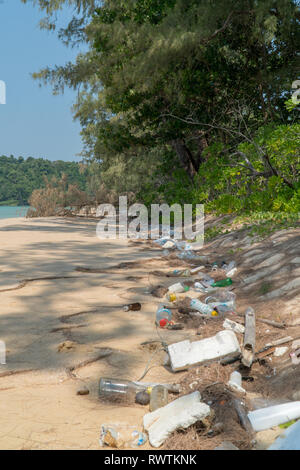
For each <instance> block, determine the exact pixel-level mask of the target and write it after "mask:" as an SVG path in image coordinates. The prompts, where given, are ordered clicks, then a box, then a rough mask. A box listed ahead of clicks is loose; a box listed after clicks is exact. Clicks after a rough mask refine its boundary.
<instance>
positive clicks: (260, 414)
mask: <svg viewBox="0 0 300 470" xmlns="http://www.w3.org/2000/svg"><path fill="white" fill-rule="evenodd" d="M248 418H249V420H250V422H251V424H252V426H253V429H254V430H255V431H263V430H264V429H269V428H272V427H273V426H278V425H279V424H283V423H287V422H288V421H291V420H292V419H298V418H300V401H291V402H288V403H282V404H280V405H275V406H268V407H267V408H261V409H259V410H254V411H250V413H248Z"/></svg>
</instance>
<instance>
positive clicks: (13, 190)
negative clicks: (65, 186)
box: [0, 155, 86, 206]
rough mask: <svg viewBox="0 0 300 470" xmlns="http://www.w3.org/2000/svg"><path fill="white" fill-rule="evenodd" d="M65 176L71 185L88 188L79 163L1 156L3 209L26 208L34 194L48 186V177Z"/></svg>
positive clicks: (0, 204) (0, 180)
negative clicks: (33, 192) (8, 207)
mask: <svg viewBox="0 0 300 470" xmlns="http://www.w3.org/2000/svg"><path fill="white" fill-rule="evenodd" d="M62 174H66V175H67V177H68V182H69V183H71V184H76V185H77V186H78V188H80V189H82V190H84V189H85V187H86V175H85V174H84V172H81V171H80V164H79V163H77V162H64V161H62V160H57V161H50V160H46V159H43V158H33V157H28V158H26V159H25V158H23V157H18V158H15V157H13V156H10V157H6V156H4V155H3V156H0V206H27V205H28V200H29V197H30V195H31V193H32V191H33V190H34V189H39V188H42V187H44V186H45V177H46V178H47V179H51V178H53V177H56V178H60V177H61V175H62Z"/></svg>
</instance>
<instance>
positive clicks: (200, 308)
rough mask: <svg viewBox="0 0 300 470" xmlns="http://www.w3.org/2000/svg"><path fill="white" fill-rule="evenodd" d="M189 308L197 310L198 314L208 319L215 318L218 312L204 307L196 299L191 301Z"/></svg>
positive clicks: (204, 305) (206, 306)
mask: <svg viewBox="0 0 300 470" xmlns="http://www.w3.org/2000/svg"><path fill="white" fill-rule="evenodd" d="M190 306H191V308H193V309H195V310H198V312H200V313H203V314H204V315H208V316H210V317H217V316H218V315H219V314H218V312H217V311H216V310H215V309H214V308H212V307H211V306H210V305H206V304H204V303H203V302H201V301H200V300H198V299H192V300H191V303H190Z"/></svg>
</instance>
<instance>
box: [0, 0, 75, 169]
mask: <svg viewBox="0 0 300 470" xmlns="http://www.w3.org/2000/svg"><path fill="white" fill-rule="evenodd" d="M71 16H72V12H71V11H64V12H63V14H62V16H61V18H62V22H63V23H62V24H63V25H65V24H66V23H67V21H68V18H70V17H71ZM42 17H43V13H42V12H40V11H39V9H38V8H34V7H33V6H32V5H31V4H30V3H28V4H26V5H24V4H23V3H21V0H2V2H1V0H0V80H3V81H4V82H5V83H6V104H5V105H2V104H0V155H8V156H9V155H14V156H16V157H18V156H20V155H22V156H23V157H24V158H27V157H29V156H32V157H37V158H40V157H42V158H47V159H49V160H66V161H70V160H74V161H79V160H80V157H78V156H76V154H78V153H79V152H80V151H81V150H82V142H81V137H80V125H79V123H78V122H74V121H73V117H72V113H71V109H70V108H71V106H72V103H73V102H74V100H75V96H76V92H75V91H72V90H66V91H65V93H64V95H59V96H53V95H52V90H51V87H50V86H46V87H44V86H43V87H42V88H40V87H39V85H38V82H36V81H35V80H33V79H32V78H31V76H30V74H31V73H32V72H37V71H39V70H40V69H41V68H43V67H45V66H47V65H49V66H53V65H55V64H57V65H60V64H64V63H65V62H66V61H68V60H73V59H74V57H75V56H76V55H77V53H78V52H79V50H78V49H71V48H67V47H65V46H64V45H63V44H62V43H61V42H60V41H59V40H58V39H57V36H56V34H55V33H50V32H47V31H44V30H40V29H39V25H38V23H39V20H40V19H41V18H42Z"/></svg>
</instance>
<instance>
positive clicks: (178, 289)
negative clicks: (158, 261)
mask: <svg viewBox="0 0 300 470" xmlns="http://www.w3.org/2000/svg"><path fill="white" fill-rule="evenodd" d="M189 290H190V288H189V287H188V286H184V285H183V284H182V283H181V282H177V283H176V284H172V286H170V287H169V292H170V293H171V294H175V293H178V294H179V293H182V292H188V291H189Z"/></svg>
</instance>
